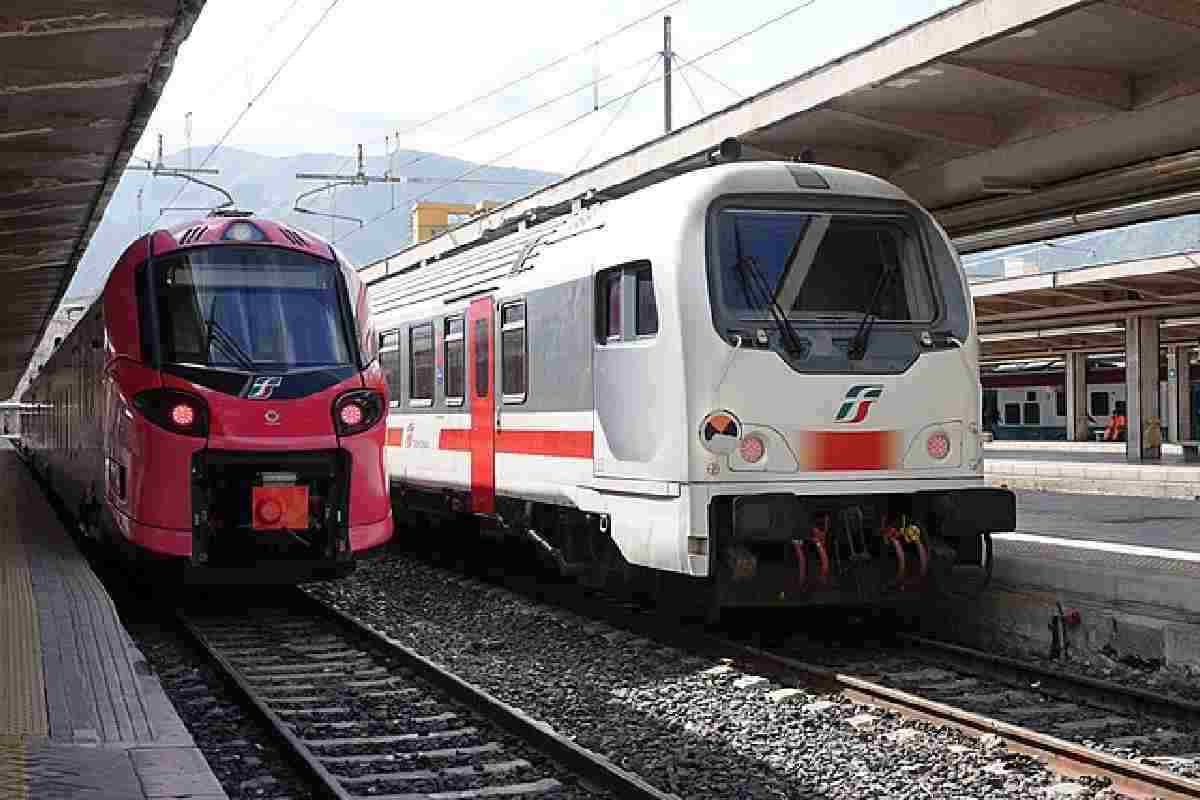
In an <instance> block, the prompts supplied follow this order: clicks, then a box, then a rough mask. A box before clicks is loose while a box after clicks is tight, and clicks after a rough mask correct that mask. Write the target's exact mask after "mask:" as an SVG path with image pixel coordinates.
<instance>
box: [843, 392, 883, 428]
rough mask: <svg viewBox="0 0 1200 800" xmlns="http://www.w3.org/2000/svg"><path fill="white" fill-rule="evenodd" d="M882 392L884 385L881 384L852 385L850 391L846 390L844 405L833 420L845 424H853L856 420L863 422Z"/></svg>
mask: <svg viewBox="0 0 1200 800" xmlns="http://www.w3.org/2000/svg"><path fill="white" fill-rule="evenodd" d="M882 394H883V387H882V386H881V385H879V384H859V385H858V386H851V387H850V389H849V391H847V392H846V398H845V400H844V401H843V402H842V407H841V408H839V409H838V412H837V415H836V416H834V418H833V421H834V422H840V423H842V424H844V425H853V424H854V423H856V422H862V421H863V420H864V419H866V418H867V414H869V413H870V412H871V405H872V404H873V403H874V402H875V401H876V400H878V399H879V397H880V395H882Z"/></svg>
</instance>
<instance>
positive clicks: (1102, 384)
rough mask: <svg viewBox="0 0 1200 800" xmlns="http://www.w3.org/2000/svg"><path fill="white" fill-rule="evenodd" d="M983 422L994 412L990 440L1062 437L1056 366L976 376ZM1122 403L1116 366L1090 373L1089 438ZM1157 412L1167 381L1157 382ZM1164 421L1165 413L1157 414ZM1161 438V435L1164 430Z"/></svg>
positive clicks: (1196, 398)
mask: <svg viewBox="0 0 1200 800" xmlns="http://www.w3.org/2000/svg"><path fill="white" fill-rule="evenodd" d="M982 384H983V419H984V421H985V422H986V421H987V420H989V419H991V418H993V417H992V411H993V409H995V411H996V412H998V414H999V424H998V425H997V426H996V432H995V433H996V438H997V439H998V440H1004V439H1010V440H1011V439H1037V440H1054V439H1065V438H1066V435H1067V397H1066V394H1065V386H1064V378H1063V372H1062V368H1061V367H1060V368H1058V369H1057V370H1048V369H1043V370H1031V371H1024V372H1017V371H1014V372H1011V373H1008V374H997V373H994V372H993V373H988V374H985V375H983V377H982ZM1191 392H1192V409H1193V423H1192V426H1193V430H1200V383H1193V384H1192V387H1191ZM1125 403H1126V388H1125V371H1124V370H1123V369H1120V368H1116V369H1113V368H1102V369H1097V370H1091V371H1089V372H1088V377H1087V406H1086V410H1087V415H1088V429H1089V432H1090V434H1091V435H1090V436H1089V438H1091V439H1094V438H1095V437H1096V434H1098V433H1101V432H1103V431H1104V429H1105V428H1106V427H1107V426H1108V425H1109V423H1110V422H1111V421H1112V415H1113V414H1115V413H1117V412H1118V411H1119V410H1121V409H1124V407H1125ZM1159 408H1161V409H1165V408H1167V382H1166V381H1165V380H1162V381H1159ZM1161 417H1162V418H1164V419H1165V418H1166V414H1165V413H1164V414H1162V415H1161ZM1163 432H1164V434H1165V433H1166V432H1167V430H1166V428H1164V431H1163Z"/></svg>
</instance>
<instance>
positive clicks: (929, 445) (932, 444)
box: [925, 431, 950, 461]
mask: <svg viewBox="0 0 1200 800" xmlns="http://www.w3.org/2000/svg"><path fill="white" fill-rule="evenodd" d="M925 451H926V452H927V453H929V455H930V457H931V458H936V459H937V460H938V461H941V460H942V459H943V458H945V457H946V456H948V455H950V437H949V436H947V435H946V434H945V433H944V432H942V431H934V432H933V433H931V434H929V438H927V439H926V440H925Z"/></svg>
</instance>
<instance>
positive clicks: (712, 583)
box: [395, 488, 1015, 615]
mask: <svg viewBox="0 0 1200 800" xmlns="http://www.w3.org/2000/svg"><path fill="white" fill-rule="evenodd" d="M395 499H396V501H397V509H396V516H397V519H398V520H402V519H405V518H408V519H409V520H410V521H411V520H413V519H414V518H415V519H417V520H419V522H420V525H421V527H424V526H426V525H430V526H432V527H433V528H434V529H435V530H436V531H437V533H435V534H434V535H435V536H436V537H438V538H439V539H442V546H445V538H444V537H443V536H442V533H443V531H442V530H441V526H443V525H446V524H451V525H453V526H455V527H458V526H459V525H465V526H466V527H469V528H470V529H471V530H472V531H478V534H479V535H480V536H482V537H484V538H491V539H495V540H500V541H505V542H511V541H513V540H518V541H522V542H524V543H526V544H527V545H529V546H530V547H531V548H532V550H533V551H534V552H535V553H537V555H538V557H539V558H540V560H541V561H542V562H543V563H544V564H545V565H546V566H548V567H550V568H552V569H553V570H555V571H557V572H558V573H560V574H561V575H563V576H567V577H570V578H572V579H575V580H577V581H579V582H581V583H584V584H588V585H592V586H612V585H613V584H614V582H615V583H617V584H624V585H626V586H634V587H636V588H637V589H638V590H639V591H640V592H641V593H643V594H650V595H652V596H653V599H654V600H655V602H661V601H670V602H671V603H672V604H676V603H682V605H684V606H691V607H703V608H704V609H705V613H707V614H710V615H711V614H712V613H713V612H714V610H715V611H719V610H720V609H723V608H736V607H763V608H766V607H791V606H842V607H883V606H893V605H901V604H903V603H904V602H906V601H907V600H908V599H910V598H916V597H919V596H921V595H922V593H924V592H925V591H926V590H929V589H931V588H939V587H942V588H946V587H952V586H955V585H957V584H959V583H962V581H961V580H959V577H960V574H961V577H962V578H963V579H965V580H966V581H967V582H968V583H974V585H976V586H982V585H983V583H985V582H986V580H987V578H988V576H990V571H991V552H992V550H991V538H990V537H991V533H992V532H994V531H1005V530H1011V529H1012V527H1013V524H1014V521H1015V519H1014V518H1015V506H1014V500H1013V495H1012V494H1011V493H1009V492H1006V491H1003V490H993V489H985V488H979V489H967V490H957V491H943V492H918V493H915V494H905V495H899V494H898V495H833V496H825V497H821V496H812V497H809V496H799V495H795V494H786V493H782V494H763V495H750V496H743V497H719V498H717V499H715V500H714V501H713V503H712V504H711V505H710V507H709V515H710V520H709V536H710V540H709V548H710V551H709V552H710V569H709V576H708V577H706V578H693V577H690V576H686V575H683V574H679V573H671V572H666V571H662V570H650V569H647V568H644V567H640V566H635V565H632V564H630V563H629V562H628V561H626V559H625V558H624V557H623V556H622V554H621V551H620V549H619V548H618V547H617V545H616V543H615V542H614V541H613V539H612V536H611V535H610V527H611V525H612V521H611V519H610V518H609V516H608V515H606V514H592V513H586V512H582V511H579V510H578V509H574V508H566V507H560V506H553V505H549V504H543V503H534V502H528V501H520V500H512V499H505V498H497V499H496V513H495V514H493V515H487V516H482V517H480V516H473V515H470V514H468V513H467V512H466V511H465V509H467V508H469V502H468V500H469V499H468V498H467V496H466V495H465V494H463V495H460V494H456V493H453V492H434V491H423V490H416V491H414V490H405V491H402V492H401V493H399V494H398V495H397V496H396V497H395ZM451 538H453V537H451ZM667 594H670V595H673V596H672V597H666V596H665V595H667ZM684 594H687V595H691V596H690V597H688V598H684V597H682V596H681V595H684Z"/></svg>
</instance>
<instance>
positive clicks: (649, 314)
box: [634, 267, 658, 336]
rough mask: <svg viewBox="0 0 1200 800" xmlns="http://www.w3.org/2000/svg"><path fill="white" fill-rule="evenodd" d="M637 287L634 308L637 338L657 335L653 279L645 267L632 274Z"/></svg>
mask: <svg viewBox="0 0 1200 800" xmlns="http://www.w3.org/2000/svg"><path fill="white" fill-rule="evenodd" d="M634 281H635V283H636V285H637V305H636V306H634V312H635V313H634V330H635V331H636V332H637V335H638V336H653V335H654V334H656V333H658V304H657V303H655V301H654V277H653V276H652V275H651V274H650V268H649V267H645V268H643V269H639V270H637V272H635V273H634Z"/></svg>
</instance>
